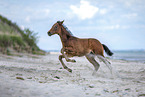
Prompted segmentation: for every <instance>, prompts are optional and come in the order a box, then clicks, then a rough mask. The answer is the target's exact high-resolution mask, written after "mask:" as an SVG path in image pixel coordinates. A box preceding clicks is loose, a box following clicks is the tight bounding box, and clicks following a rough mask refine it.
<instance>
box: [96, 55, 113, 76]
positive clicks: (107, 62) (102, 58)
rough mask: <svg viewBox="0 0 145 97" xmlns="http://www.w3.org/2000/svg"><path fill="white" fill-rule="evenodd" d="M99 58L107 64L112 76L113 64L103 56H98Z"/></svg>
mask: <svg viewBox="0 0 145 97" xmlns="http://www.w3.org/2000/svg"><path fill="white" fill-rule="evenodd" d="M97 57H98V58H99V59H100V60H102V61H103V62H104V63H105V64H106V66H107V67H108V68H109V70H110V72H111V74H112V67H111V63H110V62H109V61H108V60H107V59H106V58H104V57H103V56H101V55H97Z"/></svg>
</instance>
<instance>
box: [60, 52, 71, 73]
mask: <svg viewBox="0 0 145 97" xmlns="http://www.w3.org/2000/svg"><path fill="white" fill-rule="evenodd" d="M62 58H64V56H63V55H60V56H59V60H60V62H61V64H62V66H63V68H64V69H66V70H67V71H69V72H72V70H71V69H70V68H68V67H67V66H66V65H65V64H64V62H63V61H62Z"/></svg>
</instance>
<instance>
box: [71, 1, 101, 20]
mask: <svg viewBox="0 0 145 97" xmlns="http://www.w3.org/2000/svg"><path fill="white" fill-rule="evenodd" d="M70 8H71V10H72V11H73V13H74V14H76V15H78V17H79V18H80V19H87V18H88V19H89V18H92V17H93V16H94V15H95V14H96V13H97V12H98V11H99V8H98V7H95V6H93V5H90V3H89V2H88V1H84V0H81V1H80V7H77V6H75V5H71V6H70Z"/></svg>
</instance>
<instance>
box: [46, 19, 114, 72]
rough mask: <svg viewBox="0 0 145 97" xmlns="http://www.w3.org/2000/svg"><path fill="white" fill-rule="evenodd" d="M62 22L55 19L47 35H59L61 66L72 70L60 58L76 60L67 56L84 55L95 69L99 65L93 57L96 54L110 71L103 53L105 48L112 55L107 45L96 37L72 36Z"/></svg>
mask: <svg viewBox="0 0 145 97" xmlns="http://www.w3.org/2000/svg"><path fill="white" fill-rule="evenodd" d="M63 22H64V21H57V23H55V24H54V25H53V26H52V28H51V29H50V30H49V31H48V35H49V36H51V35H54V34H58V35H59V36H60V39H61V42H62V45H63V47H62V49H61V53H62V54H61V55H60V56H59V60H60V62H61V64H62V66H63V68H64V69H66V70H68V71H69V72H72V70H71V69H70V68H68V67H67V66H66V65H65V64H64V62H63V60H62V58H65V59H66V61H67V62H76V61H75V60H74V59H69V57H73V56H79V57H80V56H86V58H87V59H88V61H89V62H90V63H92V64H93V66H94V67H95V70H96V71H97V70H98V69H99V66H100V65H99V63H98V62H97V61H96V60H95V58H94V57H95V55H96V56H97V57H98V58H99V59H100V60H101V61H103V62H104V63H105V64H106V66H107V67H108V68H109V69H110V70H111V71H112V69H111V64H110V62H109V61H107V60H106V58H105V57H104V54H103V52H104V50H105V52H106V53H107V54H108V55H110V56H112V55H113V53H112V52H111V51H110V50H109V49H108V47H107V46H106V45H104V44H101V43H100V42H99V41H98V40H97V39H93V38H88V39H80V38H77V37H74V36H73V35H72V34H71V32H70V31H69V30H68V29H67V27H65V26H64V25H63Z"/></svg>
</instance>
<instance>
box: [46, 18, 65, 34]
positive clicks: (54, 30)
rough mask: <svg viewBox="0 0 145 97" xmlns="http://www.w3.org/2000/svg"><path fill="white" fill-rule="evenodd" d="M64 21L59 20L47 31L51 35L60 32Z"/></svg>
mask: <svg viewBox="0 0 145 97" xmlns="http://www.w3.org/2000/svg"><path fill="white" fill-rule="evenodd" d="M63 22H64V20H63V21H57V23H55V24H54V25H53V26H52V28H51V29H50V30H49V31H48V32H47V33H48V35H49V36H51V35H54V34H59V33H60V32H61V27H62V24H63Z"/></svg>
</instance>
